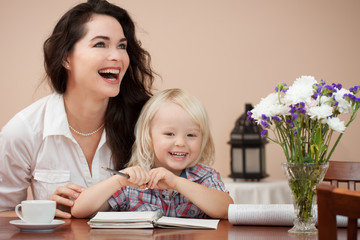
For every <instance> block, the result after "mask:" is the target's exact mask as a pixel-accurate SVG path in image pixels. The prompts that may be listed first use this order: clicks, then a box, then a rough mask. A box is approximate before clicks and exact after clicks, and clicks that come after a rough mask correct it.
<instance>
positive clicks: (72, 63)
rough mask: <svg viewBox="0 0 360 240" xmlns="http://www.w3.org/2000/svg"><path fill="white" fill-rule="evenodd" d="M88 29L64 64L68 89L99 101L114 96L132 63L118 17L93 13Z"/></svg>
mask: <svg viewBox="0 0 360 240" xmlns="http://www.w3.org/2000/svg"><path fill="white" fill-rule="evenodd" d="M85 30H86V34H85V35H84V37H83V38H81V39H80V40H79V41H78V42H77V43H76V44H75V46H74V50H73V51H72V52H71V53H69V55H68V57H67V59H66V62H65V63H64V65H65V68H66V69H67V70H68V74H69V81H68V89H77V90H76V91H79V90H80V91H81V92H84V93H86V94H90V95H91V96H95V97H96V96H97V97H99V98H108V97H114V96H116V95H118V94H119V91H120V83H121V80H122V78H123V77H124V75H125V72H126V70H127V68H128V66H129V61H130V60H129V56H128V53H127V50H126V47H127V41H126V38H125V35H124V32H123V29H122V27H121V25H120V23H119V22H118V21H117V20H116V19H115V18H113V17H110V16H107V15H99V14H94V15H93V16H92V17H91V19H90V21H89V22H87V23H86V24H85Z"/></svg>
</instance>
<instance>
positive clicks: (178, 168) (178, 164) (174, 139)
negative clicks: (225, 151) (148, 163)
mask: <svg viewBox="0 0 360 240" xmlns="http://www.w3.org/2000/svg"><path fill="white" fill-rule="evenodd" d="M150 129H151V130H150V134H151V138H152V144H153V149H154V154H155V159H154V166H155V167H164V168H166V169H168V170H169V171H171V172H173V173H174V174H175V175H177V176H180V174H181V172H182V170H183V169H185V168H187V167H188V166H190V165H192V164H193V163H194V162H195V161H196V160H197V159H198V156H199V154H200V150H201V144H202V139H203V137H202V133H201V131H200V127H199V125H198V124H196V123H195V122H194V121H193V119H192V118H191V116H190V115H189V114H188V113H187V112H186V111H185V110H184V109H183V108H182V107H180V106H179V105H177V104H175V103H171V102H166V103H164V104H162V105H161V107H160V108H159V110H158V111H157V112H156V113H155V115H154V117H153V119H152V120H151V125H150Z"/></svg>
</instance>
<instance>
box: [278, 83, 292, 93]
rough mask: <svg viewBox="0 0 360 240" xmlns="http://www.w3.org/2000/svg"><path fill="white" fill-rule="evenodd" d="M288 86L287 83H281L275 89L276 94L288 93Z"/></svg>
mask: <svg viewBox="0 0 360 240" xmlns="http://www.w3.org/2000/svg"><path fill="white" fill-rule="evenodd" d="M288 89H289V88H288V86H287V85H286V83H279V84H278V85H277V86H276V88H275V92H279V91H281V92H284V93H286V91H287V90H288Z"/></svg>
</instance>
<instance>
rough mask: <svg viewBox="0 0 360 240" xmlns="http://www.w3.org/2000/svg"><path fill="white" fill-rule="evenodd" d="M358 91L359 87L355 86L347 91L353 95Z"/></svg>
mask: <svg viewBox="0 0 360 240" xmlns="http://www.w3.org/2000/svg"><path fill="white" fill-rule="evenodd" d="M359 90H360V86H355V87H352V88H350V89H349V91H350V92H352V93H354V94H356V93H358V92H359Z"/></svg>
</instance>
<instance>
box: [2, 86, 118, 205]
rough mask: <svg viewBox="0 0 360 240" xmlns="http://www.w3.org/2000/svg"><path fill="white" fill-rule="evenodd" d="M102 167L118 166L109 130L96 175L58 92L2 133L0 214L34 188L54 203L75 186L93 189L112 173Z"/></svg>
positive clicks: (98, 155) (97, 160)
mask: <svg viewBox="0 0 360 240" xmlns="http://www.w3.org/2000/svg"><path fill="white" fill-rule="evenodd" d="M102 166H105V167H113V165H112V163H111V151H110V148H109V147H108V145H107V143H106V132H105V130H104V131H103V133H102V136H101V140H100V142H99V145H98V147H97V149H96V153H95V155H94V159H93V162H92V165H91V170H92V171H91V172H92V175H91V174H90V170H89V167H88V164H87V161H86V158H85V155H84V153H83V152H82V150H81V148H80V145H79V144H78V143H77V142H76V140H75V139H74V137H73V136H72V134H71V132H70V130H69V127H68V121H67V116H66V113H65V107H64V99H63V95H60V94H57V93H53V94H51V95H49V96H47V97H44V98H42V99H40V100H38V101H36V102H35V103H33V104H31V105H30V106H28V107H27V108H25V109H24V110H22V111H20V112H19V113H18V114H16V115H15V116H14V117H13V118H12V119H11V120H10V121H9V122H8V123H7V124H6V125H5V126H4V127H3V129H2V130H1V132H0V211H4V210H10V209H14V207H15V206H16V205H17V204H18V203H20V202H21V201H22V200H25V199H26V197H27V188H28V187H29V185H31V188H32V191H33V196H34V199H49V198H50V195H51V194H52V193H54V191H55V190H56V188H57V187H59V186H64V185H66V184H67V183H70V182H72V183H75V184H78V185H80V186H83V187H89V186H91V185H93V184H95V183H97V182H99V181H101V180H103V179H105V178H108V177H109V176H110V175H111V173H109V172H107V171H104V170H103V169H102V168H101V167H102Z"/></svg>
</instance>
